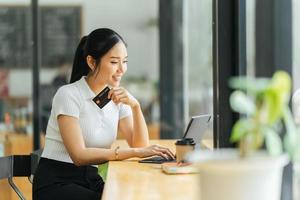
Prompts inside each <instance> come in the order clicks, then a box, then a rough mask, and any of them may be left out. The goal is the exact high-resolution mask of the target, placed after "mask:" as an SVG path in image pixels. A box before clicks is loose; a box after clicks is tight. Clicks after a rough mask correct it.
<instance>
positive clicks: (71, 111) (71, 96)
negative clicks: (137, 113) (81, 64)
mask: <svg viewBox="0 0 300 200" xmlns="http://www.w3.org/2000/svg"><path fill="white" fill-rule="evenodd" d="M95 96H96V94H95V93H94V92H93V91H92V90H91V89H90V88H89V86H88V84H87V82H86V80H85V77H82V78H81V79H80V80H79V81H76V82H74V83H72V84H68V85H64V86H62V87H61V88H59V89H58V91H57V92H56V94H55V96H54V98H53V102H52V110H51V115H50V118H49V121H48V126H47V130H46V137H45V147H44V151H43V153H42V157H45V158H49V159H53V160H58V161H62V162H68V163H73V161H72V160H71V158H70V156H69V154H68V152H67V150H66V148H65V146H64V144H63V142H62V138H61V134H60V131H59V127H58V123H57V117H58V115H67V116H72V117H75V118H78V119H79V124H80V128H81V132H82V136H83V139H84V142H85V145H86V147H96V148H110V147H111V144H112V143H113V142H114V140H115V139H116V137H117V132H118V122H119V120H120V119H122V118H124V117H127V116H130V115H132V111H131V108H130V107H129V106H128V105H125V104H119V105H116V104H115V103H113V102H112V101H110V102H109V103H108V104H106V105H105V106H104V107H103V108H102V109H100V108H99V107H98V106H97V105H96V104H95V103H94V102H93V101H92V99H93V98H94V97H95ZM68 134H72V132H70V133H68Z"/></svg>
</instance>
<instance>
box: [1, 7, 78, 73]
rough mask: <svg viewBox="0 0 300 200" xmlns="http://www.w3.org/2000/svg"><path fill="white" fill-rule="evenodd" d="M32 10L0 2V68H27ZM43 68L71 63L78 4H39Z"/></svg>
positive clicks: (76, 34) (29, 64) (74, 43)
mask: <svg viewBox="0 0 300 200" xmlns="http://www.w3.org/2000/svg"><path fill="white" fill-rule="evenodd" d="M31 27H32V26H31V10H30V8H29V7H25V6H24V7H22V6H1V5H0V68H30V67H31V63H32V62H31V60H32V51H31V41H32V40H31V36H32V34H31V33H32V32H31ZM40 33H41V54H40V55H41V61H42V67H59V65H60V64H61V63H60V62H61V61H62V59H63V60H64V62H70V63H71V62H72V60H73V56H74V52H75V48H76V45H77V43H78V41H79V39H80V35H81V7H80V6H40Z"/></svg>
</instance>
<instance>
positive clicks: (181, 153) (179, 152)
mask: <svg viewBox="0 0 300 200" xmlns="http://www.w3.org/2000/svg"><path fill="white" fill-rule="evenodd" d="M175 145H176V161H177V162H178V163H179V162H184V158H185V156H186V155H187V154H188V153H189V152H191V151H193V150H194V149H195V142H194V140H193V138H184V139H180V140H177V141H176V143H175Z"/></svg>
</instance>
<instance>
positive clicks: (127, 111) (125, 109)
mask: <svg viewBox="0 0 300 200" xmlns="http://www.w3.org/2000/svg"><path fill="white" fill-rule="evenodd" d="M131 115H132V111H131V108H130V106H128V105H125V104H120V111H119V120H120V119H123V118H125V117H128V116H131Z"/></svg>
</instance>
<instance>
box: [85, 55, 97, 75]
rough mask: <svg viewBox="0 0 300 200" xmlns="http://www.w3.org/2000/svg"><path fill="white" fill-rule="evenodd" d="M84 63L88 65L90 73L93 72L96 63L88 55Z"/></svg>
mask: <svg viewBox="0 0 300 200" xmlns="http://www.w3.org/2000/svg"><path fill="white" fill-rule="evenodd" d="M86 63H87V64H88V66H89V68H90V69H91V71H92V72H93V71H94V70H95V69H96V62H95V59H94V58H93V57H92V56H90V55H88V56H87V57H86Z"/></svg>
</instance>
